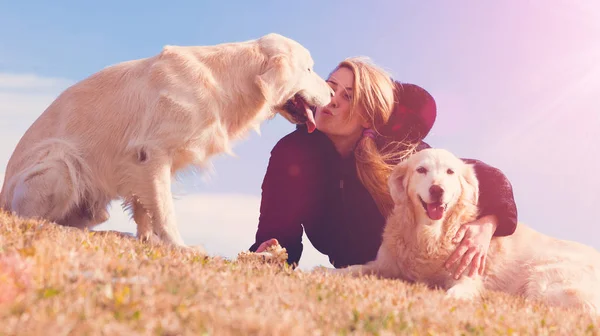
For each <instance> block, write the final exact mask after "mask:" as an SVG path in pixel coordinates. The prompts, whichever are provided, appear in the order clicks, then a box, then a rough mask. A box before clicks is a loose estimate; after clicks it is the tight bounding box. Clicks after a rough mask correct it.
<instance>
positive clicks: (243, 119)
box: [0, 34, 333, 246]
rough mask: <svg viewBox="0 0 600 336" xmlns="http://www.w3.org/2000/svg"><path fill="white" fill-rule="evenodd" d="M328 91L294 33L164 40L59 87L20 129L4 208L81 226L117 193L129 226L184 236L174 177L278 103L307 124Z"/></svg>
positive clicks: (0, 197) (225, 145)
mask: <svg viewBox="0 0 600 336" xmlns="http://www.w3.org/2000/svg"><path fill="white" fill-rule="evenodd" d="M332 95H333V92H332V90H331V88H330V87H329V86H328V85H327V83H326V82H325V81H324V80H323V79H322V78H321V77H320V76H319V75H317V74H316V73H315V72H314V71H313V60H312V57H311V55H310V53H309V51H308V50H307V49H305V48H304V47H303V46H302V45H300V44H299V43H298V42H296V41H294V40H291V39H289V38H286V37H284V36H281V35H277V34H269V35H265V36H263V37H261V38H258V39H256V40H250V41H245V42H238V43H224V44H219V45H214V46H189V47H188V46H166V47H164V48H163V49H162V51H161V52H160V53H159V54H158V55H155V56H153V57H149V58H145V59H139V60H133V61H128V62H123V63H120V64H116V65H113V66H110V67H107V68H105V69H103V70H101V71H100V72H98V73H96V74H93V75H91V76H90V77H88V78H86V79H84V80H82V81H81V82H78V83H76V84H75V85H73V86H71V87H70V88H68V89H67V90H65V91H64V92H63V93H62V94H61V95H59V96H58V98H57V99H56V100H55V101H54V102H53V103H52V104H51V105H50V106H49V107H48V108H47V109H46V111H44V113H43V114H42V115H41V116H40V117H39V118H38V119H37V120H36V121H35V122H34V123H33V125H32V126H31V127H30V128H29V129H28V130H27V132H26V133H25V134H24V136H23V137H22V139H21V140H20V142H19V143H18V145H17V147H16V149H15V150H14V153H13V155H12V157H11V158H10V161H9V163H8V167H7V169H6V175H5V180H4V184H3V187H2V191H1V193H0V207H2V208H3V209H4V210H6V211H12V212H14V213H16V214H17V215H19V216H22V217H38V218H44V219H47V220H50V221H54V222H56V223H58V224H62V225H68V226H75V227H79V228H85V227H93V226H95V225H98V224H100V223H102V222H104V221H106V220H107V219H108V216H109V215H108V212H107V210H106V209H107V206H108V204H109V203H110V202H111V201H112V200H115V199H119V198H121V199H123V200H124V205H125V207H129V208H131V209H132V211H133V218H134V220H135V222H136V224H137V236H138V237H140V238H142V239H150V238H153V237H154V236H157V237H158V238H159V240H160V241H163V242H166V243H170V244H174V245H178V246H185V245H184V242H183V239H182V237H181V236H180V234H179V230H178V228H177V226H176V220H175V214H174V209H173V201H172V195H171V178H172V176H173V175H174V174H175V173H176V172H178V171H179V170H180V169H182V168H185V167H187V166H189V165H199V166H202V165H204V164H206V163H207V161H208V160H209V159H210V158H211V157H212V156H214V155H216V154H219V153H224V152H230V146H231V142H232V141H234V140H236V139H240V138H241V137H243V136H244V135H245V134H247V132H248V131H249V130H251V129H257V130H258V126H259V125H260V123H261V122H263V121H265V120H266V119H269V118H272V117H274V116H275V114H276V113H277V112H279V113H280V114H281V115H283V116H284V117H285V118H286V119H287V120H288V121H290V122H292V123H306V124H307V126H308V129H309V131H312V130H314V129H315V122H314V116H313V112H312V109H311V108H312V107H313V106H324V105H327V104H328V103H329V101H330V99H331V97H332Z"/></svg>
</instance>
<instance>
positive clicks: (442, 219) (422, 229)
mask: <svg viewBox="0 0 600 336" xmlns="http://www.w3.org/2000/svg"><path fill="white" fill-rule="evenodd" d="M389 189H390V192H391V195H392V197H393V199H394V202H395V205H396V206H395V209H394V212H393V213H392V214H391V215H390V217H389V218H388V220H387V222H386V227H385V229H384V233H383V242H382V245H381V247H380V249H379V251H378V253H377V257H376V258H375V260H373V261H371V262H369V263H366V264H365V265H353V266H350V267H347V268H344V269H340V270H331V271H332V272H334V273H342V274H353V275H359V274H373V275H377V276H380V277H385V278H397V279H402V280H405V281H409V282H423V283H426V284H428V285H429V286H431V287H437V288H443V289H445V290H447V294H448V295H449V296H450V297H455V298H461V299H467V300H470V299H474V298H477V297H478V296H479V295H480V294H482V293H483V290H493V291H502V292H506V293H510V294H513V295H521V296H523V297H525V298H528V299H532V300H539V301H543V302H545V303H547V304H550V305H557V306H563V307H574V308H581V309H584V310H585V311H587V312H589V313H591V314H592V315H595V314H597V313H598V308H599V307H600V287H599V286H598V284H600V254H599V253H598V251H596V250H595V249H593V248H591V247H588V246H585V245H582V244H579V243H576V242H572V241H565V240H559V239H555V238H552V237H549V236H547V235H544V234H542V233H539V232H537V231H535V230H533V229H532V228H530V227H528V226H526V225H524V224H521V223H520V224H519V225H518V227H517V229H516V231H515V232H514V234H512V235H510V236H506V237H494V238H493V239H492V241H491V243H490V247H489V250H488V253H487V262H486V267H485V271H484V275H483V277H480V276H478V275H475V276H474V277H472V278H471V277H468V276H467V275H463V276H462V277H461V278H459V279H458V280H455V279H454V278H453V276H452V274H451V273H450V272H449V271H446V269H445V268H444V267H443V265H444V263H445V262H446V260H447V259H448V257H449V256H450V255H451V254H452V252H453V251H454V250H455V248H456V246H457V245H458V244H455V243H453V242H452V238H453V237H454V235H455V234H456V232H457V231H458V229H459V227H460V226H461V224H464V223H467V222H471V221H473V220H475V219H476V216H477V213H478V210H477V200H478V197H479V195H478V190H479V187H478V180H477V177H476V175H475V171H474V169H473V167H472V166H471V165H469V164H466V163H465V162H464V161H462V160H460V159H459V158H457V157H456V156H454V155H453V154H452V153H450V152H449V151H447V150H443V149H425V150H422V151H419V152H417V153H415V154H413V155H412V156H411V157H409V158H408V159H407V160H405V161H404V162H402V163H400V164H399V165H398V166H396V167H395V169H394V170H393V172H392V174H391V175H390V178H389ZM466 273H467V272H465V273H464V274H466Z"/></svg>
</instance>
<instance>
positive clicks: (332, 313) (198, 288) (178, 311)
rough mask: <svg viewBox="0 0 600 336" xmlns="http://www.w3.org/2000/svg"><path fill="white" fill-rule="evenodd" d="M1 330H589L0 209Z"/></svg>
mask: <svg viewBox="0 0 600 336" xmlns="http://www.w3.org/2000/svg"><path fill="white" fill-rule="evenodd" d="M0 316H1V317H0V334H1V335H204V334H207V335H349V334H356V335H388V334H396V335H398V334H400V335H527V334H530V335H597V334H598V333H599V327H600V324H599V323H598V322H597V321H592V320H591V319H590V318H588V317H586V316H584V315H582V314H579V313H577V312H566V311H563V310H559V309H551V308H548V307H545V306H540V305H536V304H534V303H527V302H525V301H523V300H521V299H519V298H515V297H509V296H507V295H502V294H498V293H489V294H488V295H487V296H486V297H485V298H484V299H483V301H482V302H478V303H470V304H465V303H461V302H456V301H453V300H448V299H445V298H444V295H443V292H441V291H437V290H430V289H427V288H426V287H424V286H420V285H408V284H405V283H403V282H400V281H391V280H382V279H375V278H372V277H365V278H360V279H354V278H345V277H341V276H325V275H322V274H317V273H310V272H306V271H300V270H292V269H291V268H290V267H289V266H287V265H280V264H265V263H259V262H254V261H243V262H242V261H238V260H225V259H223V258H219V257H212V256H210V257H203V256H201V255H198V254H194V253H191V252H182V251H180V250H178V249H170V248H166V247H163V246H152V245H150V244H144V243H141V242H139V241H137V240H136V239H133V238H128V237H126V236H122V235H118V234H115V233H95V232H90V231H81V230H76V229H69V228H64V227H59V226H56V225H54V224H52V223H47V222H39V221H33V220H21V219H19V218H16V217H13V216H10V215H7V214H4V213H2V214H0Z"/></svg>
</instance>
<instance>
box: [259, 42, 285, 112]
mask: <svg viewBox="0 0 600 336" xmlns="http://www.w3.org/2000/svg"><path fill="white" fill-rule="evenodd" d="M289 63H290V62H289V60H288V58H287V56H285V55H283V54H279V55H276V56H272V57H269V59H268V60H267V62H266V65H265V66H264V68H263V71H262V72H261V73H260V74H259V75H258V76H257V77H256V84H257V85H258V87H259V89H260V92H261V93H262V95H263V97H264V98H265V99H266V100H267V101H269V102H271V103H277V102H279V100H281V97H282V96H283V93H284V90H285V87H286V85H285V84H286V83H287V82H288V81H289V80H290V74H291V69H290V64H289Z"/></svg>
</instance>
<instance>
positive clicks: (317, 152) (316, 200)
mask: <svg viewBox="0 0 600 336" xmlns="http://www.w3.org/2000/svg"><path fill="white" fill-rule="evenodd" d="M417 88H418V87H417ZM428 99H432V98H428ZM418 106H419V107H422V106H423V104H418ZM430 107H431V106H430ZM400 110H403V111H404V112H402V114H403V116H402V117H399V116H398V113H395V116H396V117H395V118H393V120H391V121H390V124H388V125H389V128H390V129H393V131H392V133H395V135H392V133H388V134H390V136H392V137H394V138H398V137H401V138H407V137H409V136H414V137H415V138H414V139H413V140H420V139H421V138H422V137H424V136H425V135H426V134H427V133H428V132H429V129H431V127H432V126H433V120H434V119H435V113H434V114H433V117H432V115H431V111H430V110H427V111H425V112H424V110H423V109H422V108H417V109H415V108H407V104H404V105H402V108H400ZM406 110H408V111H409V112H406ZM396 111H398V108H397V109H396ZM415 111H416V112H415ZM407 113H409V114H414V113H416V117H415V116H414V115H413V116H412V117H411V116H407ZM407 119H412V122H411V123H410V127H409V129H407V128H406V125H407V123H406V120H407ZM398 120H403V122H402V125H404V127H395V128H394V126H393V124H394V122H395V121H398ZM427 147H429V146H428V145H427V144H426V143H424V142H422V144H421V146H420V148H421V149H422V148H427ZM465 161H467V162H470V163H474V165H475V171H476V174H477V177H478V179H479V182H480V186H479V189H480V198H479V207H480V210H481V213H480V216H485V215H489V214H494V215H496V216H497V217H498V227H497V230H496V232H495V235H496V236H505V235H510V234H512V233H513V232H514V230H515V229H516V225H517V209H516V205H515V202H514V198H513V193H512V187H511V184H510V182H509V181H508V180H507V178H506V177H505V176H504V174H503V173H502V172H501V171H500V170H498V169H496V168H493V167H491V166H489V165H486V164H484V163H483V162H480V161H477V160H465ZM384 224H385V218H384V217H383V216H382V214H381V213H380V212H379V209H378V208H377V205H376V203H375V201H374V199H373V198H372V197H371V195H370V193H369V192H368V190H367V189H366V188H365V187H364V186H363V185H362V183H361V182H360V180H359V178H358V176H357V173H356V165H355V161H354V156H353V155H350V156H349V157H348V158H342V157H341V156H340V155H339V153H338V152H337V151H336V150H335V147H334V146H333V143H332V142H331V141H330V140H329V138H328V137H327V136H326V135H324V134H323V133H321V132H319V131H315V132H313V133H308V132H307V131H306V128H305V127H298V128H297V129H296V130H295V131H294V132H292V133H290V134H288V135H287V136H285V137H284V138H282V139H281V140H280V141H279V142H278V143H277V144H276V145H275V147H274V148H273V150H272V151H271V158H270V160H269V164H268V167H267V172H266V174H265V177H264V181H263V184H262V201H261V206H260V217H259V223H258V230H257V232H256V241H255V243H254V244H253V245H252V246H251V247H250V251H256V249H257V248H258V246H259V245H260V244H261V243H262V242H264V241H266V240H268V239H271V238H276V239H277V240H278V241H279V243H280V244H281V245H282V246H283V247H285V248H286V249H287V252H288V263H290V264H294V263H296V264H297V263H298V262H299V260H300V256H301V254H302V249H303V245H302V234H303V230H304V231H306V235H307V237H308V239H309V240H310V242H311V243H312V245H313V246H314V247H315V248H316V249H317V250H318V251H320V252H321V253H323V254H325V255H327V256H328V257H329V261H330V262H331V264H332V265H333V266H335V267H337V268H340V267H345V266H348V265H353V264H363V263H366V262H368V261H370V260H373V259H374V258H375V256H376V254H377V250H378V249H379V245H380V244H381V238H382V233H383V227H384Z"/></svg>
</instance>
